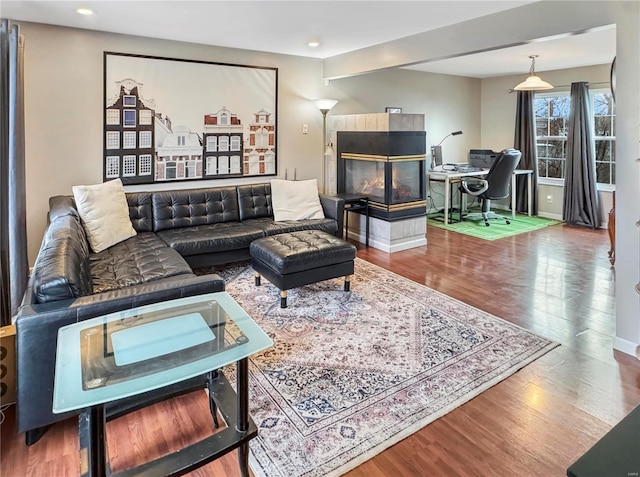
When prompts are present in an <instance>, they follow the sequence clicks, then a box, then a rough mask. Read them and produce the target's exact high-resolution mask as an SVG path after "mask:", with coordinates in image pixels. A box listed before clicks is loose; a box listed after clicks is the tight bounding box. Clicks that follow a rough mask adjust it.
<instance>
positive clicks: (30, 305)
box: [15, 184, 344, 443]
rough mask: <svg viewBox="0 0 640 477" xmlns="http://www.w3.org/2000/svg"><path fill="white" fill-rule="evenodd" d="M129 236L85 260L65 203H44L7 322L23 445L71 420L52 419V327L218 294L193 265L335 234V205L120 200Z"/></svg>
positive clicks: (203, 198)
mask: <svg viewBox="0 0 640 477" xmlns="http://www.w3.org/2000/svg"><path fill="white" fill-rule="evenodd" d="M126 196H127V202H128V205H129V216H130V218H131V222H132V225H133V227H134V229H135V230H136V232H137V235H135V236H133V237H131V238H129V239H127V240H125V241H124V242H120V243H118V244H116V245H114V246H112V247H110V248H108V249H106V250H103V251H102V252H99V253H92V252H91V249H90V247H89V244H88V241H87V238H86V235H85V232H84V229H83V226H82V224H81V222H80V218H79V215H78V212H77V210H76V208H75V203H74V200H73V198H72V197H68V196H56V197H52V198H51V199H50V200H49V205H50V210H49V225H48V227H47V230H46V232H45V235H44V238H43V241H42V245H41V248H40V251H39V254H38V257H37V259H36V262H35V265H34V267H33V271H32V273H31V276H30V279H29V285H28V289H27V292H26V294H25V297H24V300H23V303H22V306H21V309H20V311H19V313H18V316H17V318H16V322H15V323H16V348H17V412H18V432H27V435H26V440H27V443H31V442H35V440H37V439H38V437H39V435H40V433H41V430H42V428H44V427H45V426H47V425H48V424H51V423H53V422H56V421H59V420H62V419H65V418H67V417H69V416H70V415H71V414H73V413H67V414H53V413H52V410H51V407H52V399H53V380H54V366H55V356H56V344H57V333H58V328H60V327H62V326H65V325H68V324H71V323H75V322H78V321H82V320H86V319H89V318H93V317H95V316H100V315H104V314H107V313H112V312H116V311H120V310H124V309H128V308H131V307H135V306H141V305H146V304H150V303H154V302H158V301H164V300H170V299H175V298H181V297H186V296H193V295H199V294H203V293H210V292H216V291H222V290H224V281H223V280H222V279H221V278H220V277H219V276H218V275H215V274H211V275H203V276H196V275H194V274H193V272H192V267H200V266H208V265H219V264H225V263H230V262H234V261H238V260H242V259H248V258H249V257H250V255H249V245H250V244H251V242H252V241H253V240H255V239H257V238H261V237H266V236H269V235H275V234H279V233H283V232H292V231H298V230H322V231H325V232H329V233H331V234H335V235H340V234H341V232H342V220H343V211H344V201H343V200H342V199H339V198H336V197H329V196H324V195H320V202H321V205H322V208H323V210H324V215H325V218H324V219H312V220H297V221H286V222H275V221H274V220H273V210H272V205H271V188H270V184H258V185H240V186H230V187H218V188H207V189H190V190H173V191H161V192H135V193H127V194H126Z"/></svg>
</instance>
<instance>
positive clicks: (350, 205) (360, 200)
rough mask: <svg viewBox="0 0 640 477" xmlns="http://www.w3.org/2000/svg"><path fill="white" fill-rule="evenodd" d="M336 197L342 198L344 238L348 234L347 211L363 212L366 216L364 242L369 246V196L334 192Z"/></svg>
mask: <svg viewBox="0 0 640 477" xmlns="http://www.w3.org/2000/svg"><path fill="white" fill-rule="evenodd" d="M336 196H337V197H340V198H341V199H344V213H345V218H344V228H345V239H346V238H347V237H348V235H349V212H358V213H359V214H362V213H364V215H365V217H366V224H367V225H366V232H365V242H366V246H367V247H368V246H369V197H367V196H366V195H358V194H336Z"/></svg>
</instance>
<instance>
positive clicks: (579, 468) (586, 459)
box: [567, 406, 640, 477]
mask: <svg viewBox="0 0 640 477" xmlns="http://www.w3.org/2000/svg"><path fill="white" fill-rule="evenodd" d="M567 475H568V476H569V477H601V476H611V477H615V476H621V477H628V476H634V475H635V476H637V475H640V406H637V407H636V408H635V409H634V410H633V411H631V412H630V413H629V414H628V415H627V416H626V417H625V418H624V419H622V421H620V422H619V423H618V424H616V425H615V427H613V429H611V430H610V431H609V432H607V433H606V434H605V435H604V436H603V437H602V439H600V440H599V441H598V442H596V443H595V444H594V445H593V447H592V448H591V449H589V450H588V451H587V452H585V453H584V455H583V456H582V457H580V458H579V459H578V460H576V461H575V462H574V463H573V464H571V467H569V468H568V469H567Z"/></svg>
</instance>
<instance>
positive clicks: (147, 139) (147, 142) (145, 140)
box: [125, 131, 151, 148]
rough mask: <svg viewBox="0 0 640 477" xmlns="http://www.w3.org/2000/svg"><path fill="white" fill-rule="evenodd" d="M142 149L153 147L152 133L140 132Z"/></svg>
mask: <svg viewBox="0 0 640 477" xmlns="http://www.w3.org/2000/svg"><path fill="white" fill-rule="evenodd" d="M125 134H126V133H125ZM140 147H141V148H143V147H151V131H140Z"/></svg>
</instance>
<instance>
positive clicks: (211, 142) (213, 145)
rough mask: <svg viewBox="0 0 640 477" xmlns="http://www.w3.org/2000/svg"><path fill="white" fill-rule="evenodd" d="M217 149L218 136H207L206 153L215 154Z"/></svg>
mask: <svg viewBox="0 0 640 477" xmlns="http://www.w3.org/2000/svg"><path fill="white" fill-rule="evenodd" d="M217 147H218V136H207V152H215V151H216V150H217Z"/></svg>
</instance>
